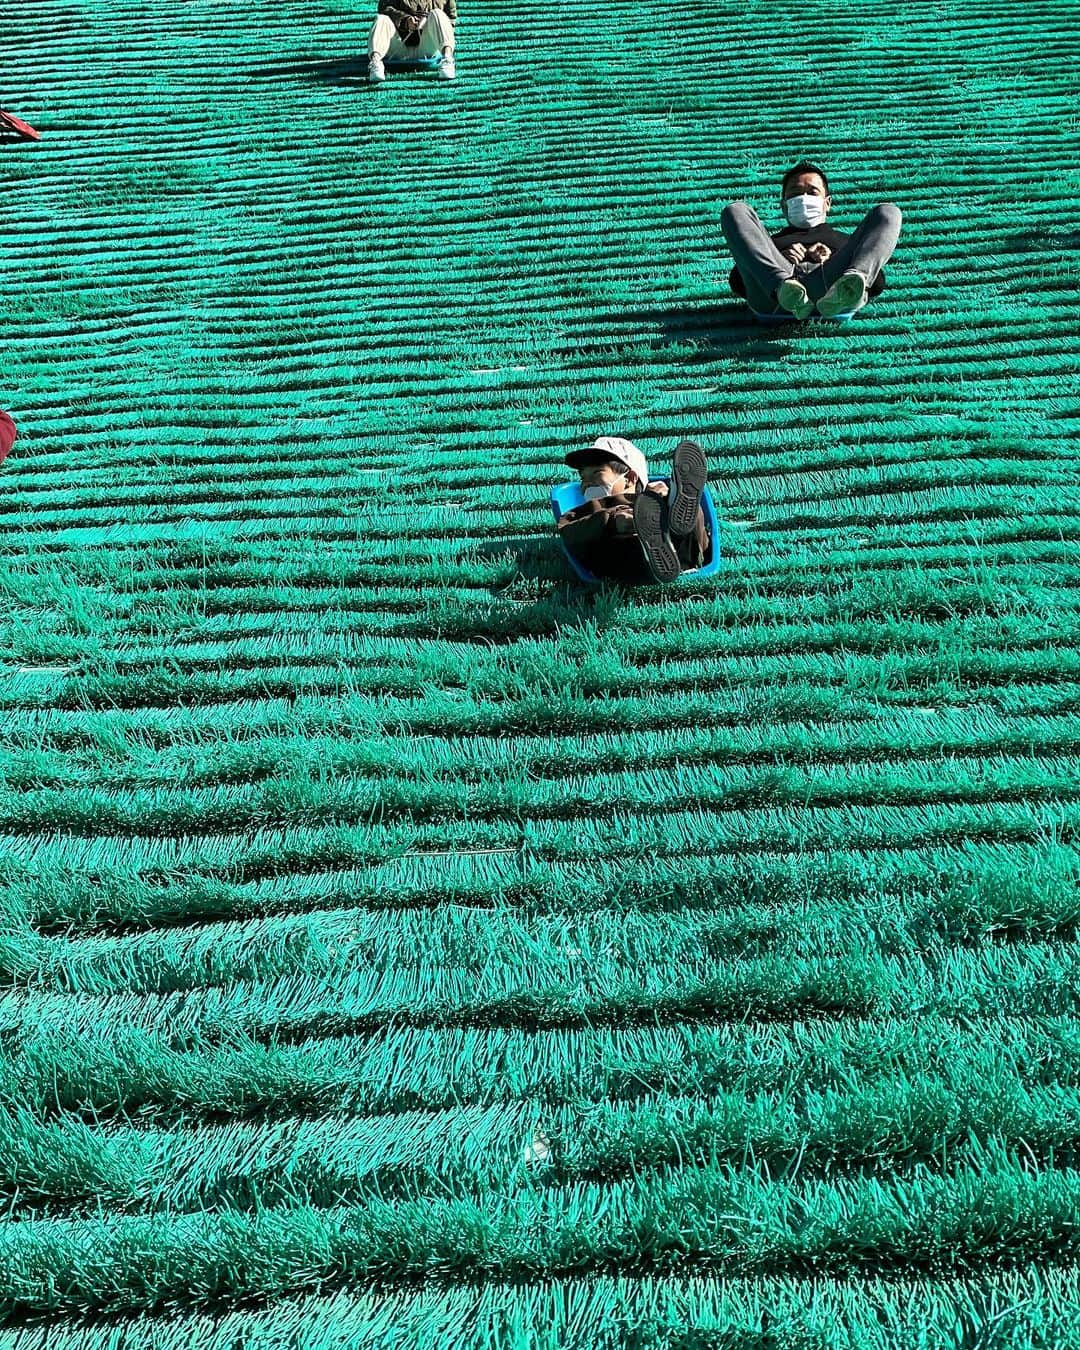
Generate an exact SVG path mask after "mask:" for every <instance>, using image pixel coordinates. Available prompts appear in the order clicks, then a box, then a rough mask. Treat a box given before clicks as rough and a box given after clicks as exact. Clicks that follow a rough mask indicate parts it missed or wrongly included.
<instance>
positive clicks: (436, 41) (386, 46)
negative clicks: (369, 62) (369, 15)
mask: <svg viewBox="0 0 1080 1350" xmlns="http://www.w3.org/2000/svg"><path fill="white" fill-rule="evenodd" d="M445 47H449V48H450V50H451V51H453V50H454V25H453V24H452V23H451V22H450V20H449V19H448V18H447V17H446V15H445V14H444V13H443V12H442V10H441V9H433V10H432V11H431V13H430V14H429V15H428V16H427V17H426V18H425V19H424V22H423V24H422V25H421V27H420V42H419V43H418V44H417V45H416V46H413V47H409V46H406V45H405V43H404V42H402V40H401V37H400V35H399V33H398V30H397V29H396V28H395V27H394V21H393V19H391V18H390V17H389V16H388V15H386V14H379V15H378V16H377V17H376V19H375V23H374V25H373V26H372V29H371V37H370V38H369V39H368V56H381V57H382V58H383V60H384V61H426V60H428V59H429V58H430V57H432V56H439V55H441V54H442V51H443V49H444V48H445Z"/></svg>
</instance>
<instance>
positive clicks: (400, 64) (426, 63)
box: [383, 52, 442, 70]
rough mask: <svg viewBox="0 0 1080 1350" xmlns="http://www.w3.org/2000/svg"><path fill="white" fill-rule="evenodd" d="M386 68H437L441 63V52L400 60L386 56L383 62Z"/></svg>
mask: <svg viewBox="0 0 1080 1350" xmlns="http://www.w3.org/2000/svg"><path fill="white" fill-rule="evenodd" d="M383 65H385V67H386V69H387V70H438V68H439V67H440V66H441V65H442V53H441V52H439V53H438V55H436V56H418V57H409V58H408V59H403V60H401V61H391V60H390V59H389V58H387V60H386V61H384V62H383Z"/></svg>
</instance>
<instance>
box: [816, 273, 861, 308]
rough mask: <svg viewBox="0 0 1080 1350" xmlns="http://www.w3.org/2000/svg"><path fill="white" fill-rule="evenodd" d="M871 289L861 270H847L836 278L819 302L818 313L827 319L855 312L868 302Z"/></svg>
mask: <svg viewBox="0 0 1080 1350" xmlns="http://www.w3.org/2000/svg"><path fill="white" fill-rule="evenodd" d="M869 289H870V283H869V282H868V281H867V280H866V278H865V277H864V276H863V274H862V273H861V272H845V273H844V275H843V276H840V277H837V278H836V280H835V281H834V282H833V284H832V285H831V286H830V287H829V289H828V290H827V291H826V292H825V294H824V295H823V296H822V297H821V299H820V300H819V301H818V302H817V309H818V313H819V314H820V315H821V316H822V317H823V318H826V319H835V318H836V317H837V316H838V315H840V314H854V313H855V311H856V310H857V309H862V307H863V305H865V304H866V302H867V300H868V299H869V296H868V295H867V292H868V291H869Z"/></svg>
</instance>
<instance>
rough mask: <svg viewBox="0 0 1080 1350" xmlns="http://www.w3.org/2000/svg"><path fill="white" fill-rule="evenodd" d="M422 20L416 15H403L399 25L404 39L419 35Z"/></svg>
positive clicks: (399, 30)
mask: <svg viewBox="0 0 1080 1350" xmlns="http://www.w3.org/2000/svg"><path fill="white" fill-rule="evenodd" d="M419 31H420V19H419V18H418V17H417V15H415V14H403V15H402V16H401V22H400V23H399V24H398V32H399V33H400V34H401V36H402V37H403V38H407V37H411V36H412V34H413V33H419Z"/></svg>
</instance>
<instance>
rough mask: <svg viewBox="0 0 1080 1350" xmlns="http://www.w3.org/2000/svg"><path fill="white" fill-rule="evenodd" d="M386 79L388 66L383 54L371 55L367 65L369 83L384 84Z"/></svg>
mask: <svg viewBox="0 0 1080 1350" xmlns="http://www.w3.org/2000/svg"><path fill="white" fill-rule="evenodd" d="M385 79H386V67H385V66H384V65H383V59H382V57H381V56H369V57H368V66H367V82H368V84H382V82H383V80H385Z"/></svg>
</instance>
